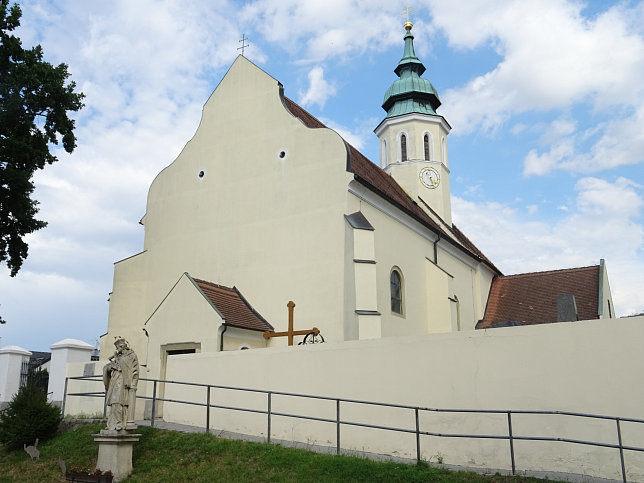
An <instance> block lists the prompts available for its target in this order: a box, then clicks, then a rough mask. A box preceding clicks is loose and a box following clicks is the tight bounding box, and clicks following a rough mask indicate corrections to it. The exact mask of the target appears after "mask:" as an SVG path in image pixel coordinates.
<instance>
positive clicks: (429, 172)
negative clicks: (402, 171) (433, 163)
mask: <svg viewBox="0 0 644 483" xmlns="http://www.w3.org/2000/svg"><path fill="white" fill-rule="evenodd" d="M418 176H419V178H420V182H421V183H423V185H425V186H426V187H427V188H430V189H434V188H438V185H439V184H440V182H441V175H440V174H439V172H438V171H436V169H435V168H423V169H421V170H420V173H419V175H418Z"/></svg>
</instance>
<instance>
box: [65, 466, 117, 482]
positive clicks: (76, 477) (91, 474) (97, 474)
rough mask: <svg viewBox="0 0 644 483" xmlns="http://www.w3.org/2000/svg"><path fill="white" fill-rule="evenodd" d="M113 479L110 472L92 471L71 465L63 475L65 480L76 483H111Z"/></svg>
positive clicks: (97, 469)
mask: <svg viewBox="0 0 644 483" xmlns="http://www.w3.org/2000/svg"><path fill="white" fill-rule="evenodd" d="M113 478H114V475H112V472H111V471H110V470H107V471H102V470H101V469H100V468H96V469H95V470H94V471H92V470H91V469H90V468H87V467H82V466H76V465H71V466H70V467H69V470H67V472H66V473H65V480H67V481H75V482H78V483H111V482H112V480H113Z"/></svg>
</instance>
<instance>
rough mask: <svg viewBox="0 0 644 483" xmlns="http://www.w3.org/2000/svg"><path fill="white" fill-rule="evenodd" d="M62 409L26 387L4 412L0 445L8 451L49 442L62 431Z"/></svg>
mask: <svg viewBox="0 0 644 483" xmlns="http://www.w3.org/2000/svg"><path fill="white" fill-rule="evenodd" d="M60 421H61V414H60V409H59V408H57V407H55V406H53V405H52V404H50V403H48V402H47V395H46V394H45V392H44V391H43V390H42V389H40V388H39V387H37V386H36V385H34V384H32V383H29V384H27V385H26V386H22V387H21V388H20V389H19V390H18V392H17V393H16V394H15V395H14V396H13V398H12V399H11V402H10V403H9V405H8V406H7V408H6V409H5V410H4V411H2V412H0V442H1V443H2V444H4V445H5V446H6V447H7V448H8V449H19V448H22V447H23V445H24V444H26V445H32V444H34V441H36V438H38V439H39V440H40V441H45V440H47V439H49V438H51V437H53V436H54V435H55V434H56V432H57V431H58V425H59V424H60Z"/></svg>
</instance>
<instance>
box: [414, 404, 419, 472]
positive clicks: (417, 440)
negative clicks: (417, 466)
mask: <svg viewBox="0 0 644 483" xmlns="http://www.w3.org/2000/svg"><path fill="white" fill-rule="evenodd" d="M414 414H415V416H416V463H420V425H419V424H418V408H414Z"/></svg>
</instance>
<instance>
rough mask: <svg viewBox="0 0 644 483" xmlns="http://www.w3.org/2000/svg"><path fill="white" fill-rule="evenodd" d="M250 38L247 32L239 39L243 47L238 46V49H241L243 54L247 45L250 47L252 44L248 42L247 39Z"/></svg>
mask: <svg viewBox="0 0 644 483" xmlns="http://www.w3.org/2000/svg"><path fill="white" fill-rule="evenodd" d="M247 40H248V37H246V34H242V38H241V39H240V40H239V41H240V42H241V47H237V50H241V51H242V52H241V55H244V50H245V49H246V47H248V46H249V45H250V44H247V43H246V41H247Z"/></svg>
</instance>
